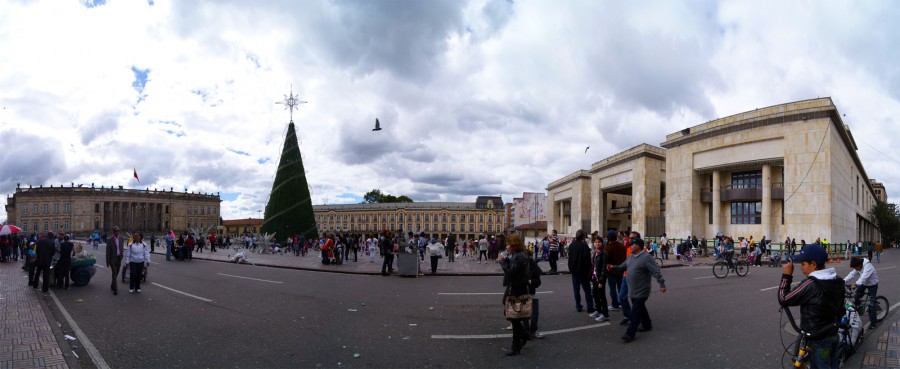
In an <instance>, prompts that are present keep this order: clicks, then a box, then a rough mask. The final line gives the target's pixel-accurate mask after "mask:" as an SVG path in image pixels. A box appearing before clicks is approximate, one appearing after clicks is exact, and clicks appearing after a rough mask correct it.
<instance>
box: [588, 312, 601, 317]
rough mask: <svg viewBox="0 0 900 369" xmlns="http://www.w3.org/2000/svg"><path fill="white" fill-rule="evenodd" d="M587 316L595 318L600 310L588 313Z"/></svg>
mask: <svg viewBox="0 0 900 369" xmlns="http://www.w3.org/2000/svg"><path fill="white" fill-rule="evenodd" d="M588 316H589V317H591V318H592V319H593V318H596V317H598V316H600V312H599V311H595V312H593V313H591V315H588Z"/></svg>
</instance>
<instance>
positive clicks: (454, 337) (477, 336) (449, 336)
mask: <svg viewBox="0 0 900 369" xmlns="http://www.w3.org/2000/svg"><path fill="white" fill-rule="evenodd" d="M608 325H609V323H599V324H591V325H586V326H583V327H573V328H564V329H557V330H555V331H545V332H541V334H542V335H544V336H548V335H552V334H560V333H568V332H575V331H580V330H584V329H592V328H600V327H605V326H608ZM510 337H512V333H505V334H460V335H455V334H433V335H431V339H436V340H469V339H493V338H510Z"/></svg>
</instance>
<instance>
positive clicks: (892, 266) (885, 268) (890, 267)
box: [875, 265, 897, 270]
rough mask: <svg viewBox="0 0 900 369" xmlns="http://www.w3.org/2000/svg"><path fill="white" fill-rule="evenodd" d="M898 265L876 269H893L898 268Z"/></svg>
mask: <svg viewBox="0 0 900 369" xmlns="http://www.w3.org/2000/svg"><path fill="white" fill-rule="evenodd" d="M896 267H897V266H896V265H894V266H891V267H884V268H875V270H883V269H891V268H896Z"/></svg>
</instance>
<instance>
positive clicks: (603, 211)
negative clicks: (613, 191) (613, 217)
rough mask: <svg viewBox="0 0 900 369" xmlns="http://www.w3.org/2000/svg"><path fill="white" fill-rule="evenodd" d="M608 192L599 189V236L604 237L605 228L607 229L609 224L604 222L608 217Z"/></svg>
mask: <svg viewBox="0 0 900 369" xmlns="http://www.w3.org/2000/svg"><path fill="white" fill-rule="evenodd" d="M608 204H609V194H608V193H606V191H603V190H601V191H600V228H599V231H600V236H602V237H606V230H607V229H609V225H608V224H606V220H607V219H609V207H608V206H609V205H608Z"/></svg>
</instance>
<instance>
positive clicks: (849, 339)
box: [836, 286, 865, 368]
mask: <svg viewBox="0 0 900 369" xmlns="http://www.w3.org/2000/svg"><path fill="white" fill-rule="evenodd" d="M844 309H845V311H846V313H845V314H844V317H842V318H841V324H840V325H839V326H838V350H837V354H836V355H837V360H838V368H840V367H842V366H843V365H844V363H845V362H846V361H847V359H848V358H849V357H850V355H853V354H854V353H856V350H857V349H858V348H859V346H860V344H861V343H862V340H863V333H864V332H865V330H864V329H863V324H862V320H861V319H860V315H859V314H860V313H859V311H858V310H859V309H858V308H857V306H856V302H855V298H854V296H853V292H852V290H851V289H850V288H849V286H847V287H846V288H845V290H844Z"/></svg>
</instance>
